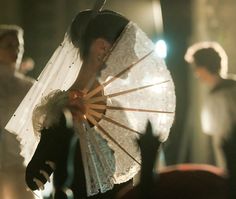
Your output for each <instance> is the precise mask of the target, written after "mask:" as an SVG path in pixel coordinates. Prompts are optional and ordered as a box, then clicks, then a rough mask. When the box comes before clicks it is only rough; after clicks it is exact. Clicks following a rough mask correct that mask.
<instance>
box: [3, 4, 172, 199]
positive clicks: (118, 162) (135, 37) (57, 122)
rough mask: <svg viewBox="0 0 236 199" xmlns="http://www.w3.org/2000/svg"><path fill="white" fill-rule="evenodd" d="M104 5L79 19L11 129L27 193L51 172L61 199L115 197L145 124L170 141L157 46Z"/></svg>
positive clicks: (136, 159)
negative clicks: (17, 141)
mask: <svg viewBox="0 0 236 199" xmlns="http://www.w3.org/2000/svg"><path fill="white" fill-rule="evenodd" d="M103 3H104V1H102V0H98V1H96V5H95V7H94V9H92V10H86V11H82V12H80V13H79V14H78V15H77V16H76V17H75V19H74V20H73V22H72V24H71V27H70V30H69V32H67V33H66V34H65V37H64V40H63V42H62V43H61V45H60V46H59V47H58V48H57V49H56V51H55V52H54V54H53V56H52V57H51V59H50V60H49V62H48V64H47V65H46V67H45V68H44V70H43V71H42V73H41V74H40V76H39V78H38V79H37V82H35V84H34V85H33V87H32V88H31V89H30V91H29V92H28V94H27V95H26V97H25V98H24V100H23V101H22V103H21V104H20V106H19V107H18V108H17V110H16V112H15V114H14V115H13V117H12V118H11V120H10V121H9V123H8V124H7V126H6V128H7V129H9V130H10V131H12V132H14V131H18V132H17V135H18V137H19V138H20V139H21V140H20V141H21V143H22V145H23V148H22V151H21V153H22V154H24V155H25V156H24V157H25V162H26V164H28V166H27V169H26V182H27V185H28V186H29V188H30V189H32V190H35V189H40V188H41V189H43V186H44V184H45V183H46V182H47V181H48V180H49V176H50V175H51V173H53V174H54V175H53V176H54V181H53V182H54V188H55V198H56V199H58V198H68V197H70V198H71V197H74V198H87V197H89V198H113V197H114V195H115V194H116V192H117V191H118V190H120V188H121V187H123V186H124V185H126V184H129V185H132V183H131V181H132V178H133V177H134V176H135V175H136V174H137V172H138V170H139V169H140V151H139V149H138V147H137V143H136V140H137V137H138V135H140V134H141V133H142V132H143V131H144V130H145V126H146V121H147V119H150V121H152V123H154V124H155V125H153V126H154V127H155V132H156V133H159V132H161V135H160V137H161V140H162V141H165V140H166V139H167V137H168V133H169V128H170V126H171V124H172V122H173V118H174V109H175V95H174V85H173V81H172V78H171V76H170V73H169V71H168V70H167V68H166V66H165V64H164V62H163V60H161V59H160V58H159V57H158V56H157V55H155V53H154V45H153V43H152V42H151V41H150V39H148V38H147V36H146V35H145V33H144V32H143V31H142V30H141V29H140V28H139V27H138V26H137V25H136V24H134V23H132V22H129V20H127V19H126V18H125V17H123V16H122V15H120V14H118V13H115V12H113V11H109V10H101V6H102V4H103ZM58 89H59V90H58ZM40 101H41V102H40ZM33 110H34V111H33ZM32 112H33V114H32ZM31 118H32V120H33V127H34V132H35V135H36V136H33V133H32V132H33V127H32V121H31ZM19 120H20V122H19ZM36 137H38V138H39V139H38V140H39V142H38V141H37V139H36Z"/></svg>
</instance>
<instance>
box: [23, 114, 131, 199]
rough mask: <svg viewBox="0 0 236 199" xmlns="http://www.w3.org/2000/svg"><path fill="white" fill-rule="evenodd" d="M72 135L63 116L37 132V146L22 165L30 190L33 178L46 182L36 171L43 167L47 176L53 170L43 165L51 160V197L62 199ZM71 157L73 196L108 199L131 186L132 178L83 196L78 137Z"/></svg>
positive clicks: (34, 188) (82, 176)
mask: <svg viewBox="0 0 236 199" xmlns="http://www.w3.org/2000/svg"><path fill="white" fill-rule="evenodd" d="M73 135H74V131H73V129H71V128H67V127H66V121H65V118H64V116H62V117H61V120H60V122H59V124H58V125H57V126H54V127H51V128H49V129H43V130H42V132H41V138H40V142H39V144H38V146H37V149H36V151H35V153H34V155H33V157H32V159H31V161H30V162H29V164H28V166H27V168H26V183H27V185H28V187H29V188H30V189H32V190H36V189H38V187H37V185H36V183H35V182H34V181H33V179H34V178H38V179H39V180H41V181H42V182H43V183H46V179H45V177H44V176H43V175H42V174H40V170H44V171H45V172H47V173H48V174H49V175H51V174H52V172H53V170H52V169H51V168H50V167H49V166H48V165H47V164H46V161H52V162H54V163H55V165H56V168H55V171H54V175H53V176H54V179H53V183H54V188H55V195H54V198H55V199H66V198H67V197H66V195H65V193H64V192H63V189H64V183H65V181H66V180H67V159H68V154H69V153H70V151H69V148H70V142H71V138H72V137H73ZM75 150H76V151H75V154H76V155H75V156H74V165H73V166H74V176H73V180H72V184H71V186H70V187H68V188H69V189H71V190H72V191H73V194H74V199H82V198H91V199H95V198H104V199H111V198H114V197H115V195H116V194H117V193H118V192H119V190H120V189H121V188H123V187H125V186H129V187H130V188H131V187H132V181H128V182H127V183H123V184H120V185H115V186H114V188H113V190H111V191H108V192H106V193H104V194H97V195H95V196H93V197H87V194H86V183H85V175H84V168H83V163H82V157H81V151H80V146H79V140H78V141H77V143H76V149H75Z"/></svg>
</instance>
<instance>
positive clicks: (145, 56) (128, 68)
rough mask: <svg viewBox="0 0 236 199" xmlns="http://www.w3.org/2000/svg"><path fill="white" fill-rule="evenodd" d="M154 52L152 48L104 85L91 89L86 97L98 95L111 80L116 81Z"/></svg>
mask: <svg viewBox="0 0 236 199" xmlns="http://www.w3.org/2000/svg"><path fill="white" fill-rule="evenodd" d="M153 52H154V50H151V51H150V52H149V53H147V54H146V55H144V56H143V57H142V58H140V59H139V60H137V61H136V62H134V63H132V64H130V65H129V66H128V67H127V68H125V69H124V70H122V71H121V72H119V73H118V74H117V75H115V76H114V77H112V78H111V79H110V80H108V81H106V82H104V83H103V84H102V85H100V86H98V87H97V88H95V89H93V90H92V91H90V92H89V93H88V94H87V95H86V96H85V99H89V98H91V97H92V96H94V95H96V94H97V93H98V92H99V91H101V90H102V89H103V88H104V87H105V86H107V85H108V84H110V83H111V82H113V81H115V80H116V79H117V78H118V77H120V76H121V75H123V74H124V73H126V72H127V71H129V70H130V69H131V68H133V67H134V66H135V65H136V64H138V63H139V62H141V61H142V60H144V59H145V58H147V57H148V56H149V55H151V54H152V53H153Z"/></svg>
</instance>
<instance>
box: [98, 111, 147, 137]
mask: <svg viewBox="0 0 236 199" xmlns="http://www.w3.org/2000/svg"><path fill="white" fill-rule="evenodd" d="M102 119H104V120H106V121H108V122H110V123H112V124H115V125H117V126H119V127H122V128H124V129H126V130H129V131H131V132H134V133H136V134H138V135H142V134H141V133H140V132H138V131H136V130H134V129H131V128H129V127H128V126H125V125H123V124H121V123H119V122H117V121H115V120H113V119H111V118H109V117H106V116H105V115H102Z"/></svg>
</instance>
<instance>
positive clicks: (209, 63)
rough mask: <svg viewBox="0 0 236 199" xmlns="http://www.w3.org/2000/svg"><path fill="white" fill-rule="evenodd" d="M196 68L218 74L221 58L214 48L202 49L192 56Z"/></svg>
mask: <svg viewBox="0 0 236 199" xmlns="http://www.w3.org/2000/svg"><path fill="white" fill-rule="evenodd" d="M193 58H194V63H195V64H196V67H204V68H206V69H207V70H208V71H209V72H211V73H212V74H219V72H220V69H221V57H220V55H219V53H218V52H217V51H216V50H215V49H214V48H202V49H200V50H197V51H196V52H195V53H194V54H193Z"/></svg>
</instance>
